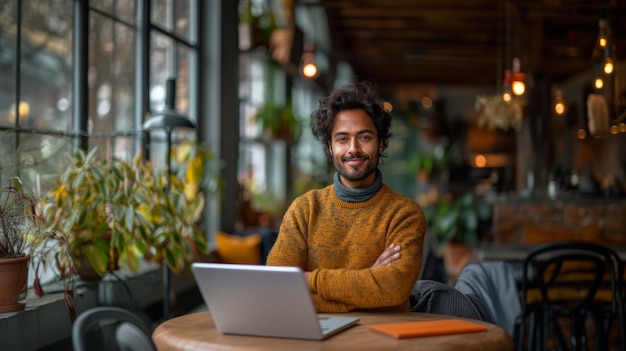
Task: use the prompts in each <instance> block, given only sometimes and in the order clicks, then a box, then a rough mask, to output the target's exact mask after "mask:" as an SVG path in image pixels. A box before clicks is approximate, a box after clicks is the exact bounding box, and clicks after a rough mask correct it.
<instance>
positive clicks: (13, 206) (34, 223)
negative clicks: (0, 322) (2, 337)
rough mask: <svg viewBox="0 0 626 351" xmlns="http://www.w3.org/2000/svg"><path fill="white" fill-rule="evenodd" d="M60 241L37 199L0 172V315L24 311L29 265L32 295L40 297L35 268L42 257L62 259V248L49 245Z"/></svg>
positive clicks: (15, 177)
mask: <svg viewBox="0 0 626 351" xmlns="http://www.w3.org/2000/svg"><path fill="white" fill-rule="evenodd" d="M0 171H1V169H0ZM62 240H63V238H62V237H59V236H56V235H54V234H53V233H51V232H50V231H48V229H47V226H46V224H45V221H44V219H43V217H42V213H41V201H40V199H39V196H38V195H37V194H34V193H29V192H26V191H24V188H23V186H22V181H21V179H20V178H19V177H18V176H6V175H3V174H2V173H1V172H0V286H2V288H1V289H0V313H4V312H13V311H20V310H23V309H24V307H25V304H24V303H23V302H22V301H23V300H24V299H25V296H26V288H27V281H28V271H29V264H31V265H32V266H33V267H34V268H35V269H34V272H35V279H34V282H35V286H34V287H35V293H36V294H37V295H38V296H42V295H43V294H44V293H43V290H42V289H41V286H40V284H39V276H38V273H39V268H41V267H42V266H41V265H42V264H44V265H45V263H46V258H52V257H63V255H64V254H65V253H64V251H63V250H62V248H59V247H57V246H56V245H55V244H56V243H55V242H51V241H62Z"/></svg>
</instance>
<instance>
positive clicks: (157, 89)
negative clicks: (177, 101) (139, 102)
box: [150, 31, 174, 111]
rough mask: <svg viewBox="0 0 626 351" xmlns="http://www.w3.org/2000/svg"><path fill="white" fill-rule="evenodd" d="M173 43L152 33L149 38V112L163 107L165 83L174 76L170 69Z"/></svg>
mask: <svg viewBox="0 0 626 351" xmlns="http://www.w3.org/2000/svg"><path fill="white" fill-rule="evenodd" d="M173 50H174V43H173V40H171V39H170V38H168V37H166V36H164V35H162V34H158V33H156V32H154V31H153V32H152V34H151V37H150V111H159V110H162V109H163V108H164V107H165V85H166V84H165V83H166V81H167V79H168V78H171V77H173V76H174V72H172V70H173V69H172V68H171V67H173V66H174V62H173V54H172V53H173Z"/></svg>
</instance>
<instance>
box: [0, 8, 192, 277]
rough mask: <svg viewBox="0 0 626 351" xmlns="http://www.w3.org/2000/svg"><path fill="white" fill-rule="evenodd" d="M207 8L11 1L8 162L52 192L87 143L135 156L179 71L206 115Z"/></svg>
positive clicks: (1, 47)
mask: <svg viewBox="0 0 626 351" xmlns="http://www.w3.org/2000/svg"><path fill="white" fill-rule="evenodd" d="M87 4H88V5H87ZM140 5H142V6H145V7H144V8H139V6H140ZM84 6H88V7H87V8H84ZM148 11H150V13H151V14H152V15H151V16H143V14H144V13H147V12H148ZM198 16H199V15H198V0H154V1H132V0H91V1H89V2H87V1H68V0H28V1H24V0H5V1H3V2H2V5H0V155H1V157H0V167H2V168H3V169H5V170H6V168H8V167H15V168H19V170H20V175H21V177H22V178H23V180H24V182H25V186H26V187H27V188H33V189H37V190H39V191H40V192H41V193H44V192H45V191H46V183H47V181H48V180H49V179H52V177H54V176H55V175H56V174H57V172H58V171H59V170H60V169H61V167H62V162H60V160H61V158H60V157H61V156H62V155H63V154H65V153H66V152H69V151H71V150H72V149H73V148H75V147H77V146H78V145H83V147H87V148H92V147H94V146H96V145H98V146H100V147H102V148H105V149H106V150H109V149H110V150H112V152H114V153H115V154H116V155H119V156H128V157H130V156H132V155H135V154H136V152H137V151H138V150H139V148H140V147H141V141H142V137H143V133H142V131H141V125H142V123H143V121H144V120H145V119H146V118H147V117H149V112H151V111H157V110H160V109H162V108H163V107H164V102H165V86H166V81H167V79H170V78H173V79H176V83H177V84H176V107H177V109H178V110H179V111H180V112H182V113H185V114H188V115H189V116H197V115H198V105H199V104H198V86H199V83H198V81H199V80H200V79H201V78H199V74H198V64H197V62H198V58H197V57H198V44H197V39H198V38H197V37H198V35H197V33H198V28H197V27H198V21H197V18H198ZM81 24H84V27H81ZM77 28H78V29H79V30H77ZM83 28H86V30H82V29H83ZM83 36H86V37H83ZM83 43H84V44H85V45H83ZM146 68H147V69H146ZM154 139H155V140H152V141H151V142H155V144H156V143H158V142H159V141H160V139H159V137H158V136H156V137H155V138H154ZM82 140H86V141H87V143H85V144H81V142H82ZM161 140H162V139H161ZM18 165H19V167H18ZM31 276H32V275H31Z"/></svg>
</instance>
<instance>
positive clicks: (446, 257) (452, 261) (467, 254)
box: [441, 242, 478, 281]
mask: <svg viewBox="0 0 626 351" xmlns="http://www.w3.org/2000/svg"><path fill="white" fill-rule="evenodd" d="M441 250H442V256H443V265H444V268H445V270H446V274H448V276H450V277H451V278H452V280H454V281H456V278H458V277H459V274H461V271H462V270H463V268H465V266H467V265H468V264H470V263H472V262H478V253H477V252H476V249H475V248H474V247H473V246H469V245H465V244H462V243H457V242H448V243H446V244H445V245H443V247H442V248H441Z"/></svg>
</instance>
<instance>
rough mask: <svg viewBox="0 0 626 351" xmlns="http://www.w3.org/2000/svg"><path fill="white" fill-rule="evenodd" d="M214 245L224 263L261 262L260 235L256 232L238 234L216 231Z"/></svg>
mask: <svg viewBox="0 0 626 351" xmlns="http://www.w3.org/2000/svg"><path fill="white" fill-rule="evenodd" d="M215 245H216V248H217V254H218V255H219V256H220V258H221V259H222V261H223V262H224V263H238V264H260V263H261V235H259V234H257V233H254V234H250V235H247V236H239V235H232V234H228V233H225V232H222V231H217V232H216V233H215Z"/></svg>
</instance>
